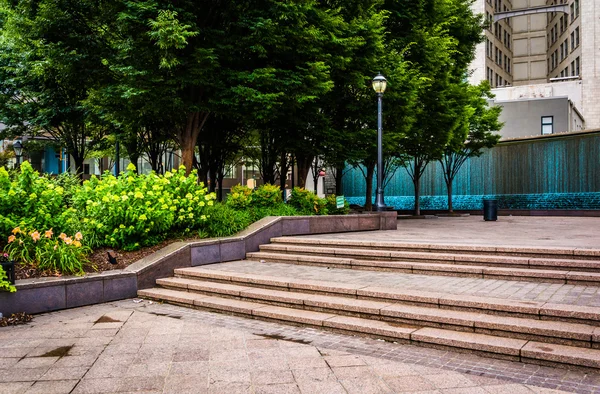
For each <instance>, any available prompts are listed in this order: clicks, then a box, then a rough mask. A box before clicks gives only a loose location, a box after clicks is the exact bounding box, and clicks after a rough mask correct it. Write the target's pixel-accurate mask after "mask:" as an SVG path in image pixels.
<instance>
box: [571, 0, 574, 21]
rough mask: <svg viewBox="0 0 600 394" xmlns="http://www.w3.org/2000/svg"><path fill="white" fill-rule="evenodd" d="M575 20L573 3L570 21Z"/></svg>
mask: <svg viewBox="0 0 600 394" xmlns="http://www.w3.org/2000/svg"><path fill="white" fill-rule="evenodd" d="M574 20H575V4H571V23H573V21H574Z"/></svg>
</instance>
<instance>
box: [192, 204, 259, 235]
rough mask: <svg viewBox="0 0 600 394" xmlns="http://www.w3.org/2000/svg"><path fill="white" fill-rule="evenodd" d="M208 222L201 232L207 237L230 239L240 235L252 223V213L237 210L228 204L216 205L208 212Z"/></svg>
mask: <svg viewBox="0 0 600 394" xmlns="http://www.w3.org/2000/svg"><path fill="white" fill-rule="evenodd" d="M207 217H208V220H207V221H206V222H205V223H203V225H202V227H201V231H202V232H203V235H205V236H207V237H228V236H230V235H233V234H235V233H238V232H240V231H242V230H243V229H245V228H246V227H248V226H249V225H250V223H252V219H251V217H250V213H249V212H248V211H246V210H236V209H234V208H232V207H231V206H229V205H226V204H214V205H213V206H212V207H210V208H209V209H208V210H207Z"/></svg>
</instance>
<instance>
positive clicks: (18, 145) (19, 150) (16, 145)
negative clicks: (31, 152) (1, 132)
mask: <svg viewBox="0 0 600 394" xmlns="http://www.w3.org/2000/svg"><path fill="white" fill-rule="evenodd" d="M13 149H14V151H15V155H16V156H17V157H21V155H22V154H23V143H22V142H21V140H15V141H14V142H13Z"/></svg>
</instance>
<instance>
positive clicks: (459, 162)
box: [440, 81, 503, 213]
mask: <svg viewBox="0 0 600 394" xmlns="http://www.w3.org/2000/svg"><path fill="white" fill-rule="evenodd" d="M467 94H468V97H469V101H468V103H467V106H466V107H465V110H464V116H463V117H462V119H461V127H460V128H459V129H462V130H464V132H455V133H454V135H453V137H452V139H451V140H450V143H449V144H448V145H447V146H446V150H445V152H444V156H443V157H442V159H440V164H441V166H442V171H443V172H444V181H445V182H446V187H447V190H448V212H450V213H452V212H454V210H453V208H452V183H453V182H454V178H455V177H456V175H457V174H458V172H459V171H460V169H461V167H462V166H463V164H465V162H466V161H467V160H468V159H470V158H471V157H479V156H481V155H482V154H483V152H484V149H491V148H493V147H494V146H495V145H496V144H497V143H498V141H499V140H500V135H499V134H497V133H496V131H498V130H500V129H502V126H503V125H502V123H501V122H499V121H498V118H499V116H500V113H501V112H502V107H499V106H491V107H490V106H489V104H488V100H489V99H492V98H494V95H493V94H492V92H491V90H490V85H489V83H488V82H487V81H484V82H482V83H480V84H479V85H477V86H468V87H467ZM457 131H458V130H457Z"/></svg>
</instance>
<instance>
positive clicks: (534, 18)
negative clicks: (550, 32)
mask: <svg viewBox="0 0 600 394" xmlns="http://www.w3.org/2000/svg"><path fill="white" fill-rule="evenodd" d="M544 5H546V0H518V1H513V10H518V9H523V8H531V7H538V6H544ZM511 19H512V20H513V48H514V49H513V55H514V58H513V62H514V71H513V85H526V84H532V83H544V82H546V81H547V74H546V59H547V55H546V15H545V14H535V15H523V16H518V17H513V18H511Z"/></svg>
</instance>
